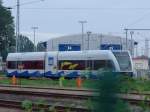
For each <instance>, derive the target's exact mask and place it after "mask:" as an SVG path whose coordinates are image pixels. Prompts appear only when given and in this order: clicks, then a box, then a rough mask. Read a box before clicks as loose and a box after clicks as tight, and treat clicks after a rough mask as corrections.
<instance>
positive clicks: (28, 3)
mask: <svg viewBox="0 0 150 112" xmlns="http://www.w3.org/2000/svg"><path fill="white" fill-rule="evenodd" d="M41 1H44V0H33V1H30V2H24V3H20V6H23V5H30V4H35V3H38V2H41ZM16 6H17V4H16V5H13V6H10V7H12V8H15V7H16Z"/></svg>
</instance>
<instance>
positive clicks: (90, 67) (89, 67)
mask: <svg viewBox="0 0 150 112" xmlns="http://www.w3.org/2000/svg"><path fill="white" fill-rule="evenodd" d="M85 65H86V74H85V75H86V77H89V78H90V77H91V76H92V75H93V73H94V60H92V59H90V58H88V60H86V61H85Z"/></svg>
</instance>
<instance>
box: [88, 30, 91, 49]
mask: <svg viewBox="0 0 150 112" xmlns="http://www.w3.org/2000/svg"><path fill="white" fill-rule="evenodd" d="M91 33H92V32H91V31H88V32H87V36H88V46H87V49H88V50H90V35H91Z"/></svg>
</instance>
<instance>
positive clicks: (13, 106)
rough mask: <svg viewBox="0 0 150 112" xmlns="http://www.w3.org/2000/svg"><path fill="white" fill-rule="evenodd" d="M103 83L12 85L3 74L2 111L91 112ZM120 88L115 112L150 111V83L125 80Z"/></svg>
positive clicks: (43, 80)
mask: <svg viewBox="0 0 150 112" xmlns="http://www.w3.org/2000/svg"><path fill="white" fill-rule="evenodd" d="M101 83H103V82H101V80H87V79H84V80H82V86H81V87H80V88H78V87H77V84H76V80H67V79H65V80H63V84H62V86H61V87H60V85H59V80H53V79H48V78H31V79H30V78H29V79H24V78H17V84H16V85H12V78H8V77H5V76H4V75H1V77H0V112H92V110H94V106H93V105H94V102H95V101H96V100H95V98H97V94H98V90H97V89H98V88H95V87H98V85H99V84H101ZM118 85H119V93H118V94H117V97H118V98H119V99H120V101H119V103H118V108H119V109H118V111H115V112H150V111H149V109H150V80H148V79H133V78H128V77H125V78H123V79H121V83H119V84H118ZM120 85H121V86H120ZM125 106H127V107H128V109H129V110H130V111H127V110H126V108H125ZM122 109H124V110H126V111H121V110H122Z"/></svg>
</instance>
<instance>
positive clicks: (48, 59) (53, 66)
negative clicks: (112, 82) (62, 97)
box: [7, 50, 133, 78]
mask: <svg viewBox="0 0 150 112" xmlns="http://www.w3.org/2000/svg"><path fill="white" fill-rule="evenodd" d="M103 68H107V69H111V70H112V71H113V72H121V73H126V74H130V75H132V73H133V64H132V59H131V56H130V54H129V52H128V51H111V50H88V51H64V52H59V51H53V52H26V53H9V54H8V57H7V76H8V77H12V76H13V75H15V76H17V77H50V78H59V77H61V76H65V77H66V78H76V77H78V76H83V74H84V73H85V71H86V70H90V71H91V75H90V77H91V78H96V77H97V72H98V70H99V69H103Z"/></svg>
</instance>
